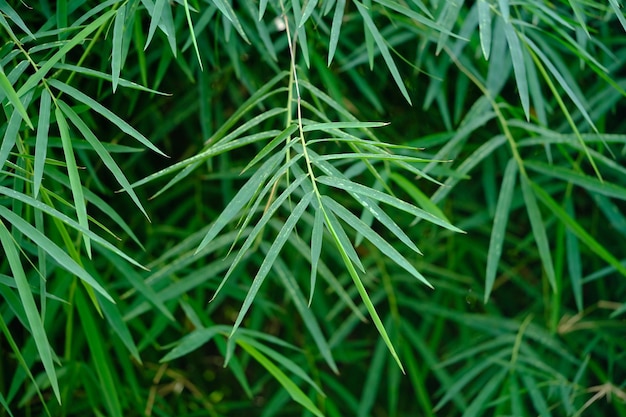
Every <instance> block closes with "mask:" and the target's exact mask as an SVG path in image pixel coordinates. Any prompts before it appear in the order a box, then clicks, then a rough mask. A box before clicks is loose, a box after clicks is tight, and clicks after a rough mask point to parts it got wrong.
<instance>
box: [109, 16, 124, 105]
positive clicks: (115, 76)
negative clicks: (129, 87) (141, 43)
mask: <svg viewBox="0 0 626 417" xmlns="http://www.w3.org/2000/svg"><path fill="white" fill-rule="evenodd" d="M125 21H126V5H123V6H121V7H120V8H119V9H118V10H117V13H116V14H115V23H114V25H113V54H112V58H111V78H112V82H113V92H114V93H115V90H117V85H118V83H119V81H120V72H121V70H122V43H123V40H124V23H125Z"/></svg>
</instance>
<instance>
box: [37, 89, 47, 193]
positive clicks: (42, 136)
mask: <svg viewBox="0 0 626 417" xmlns="http://www.w3.org/2000/svg"><path fill="white" fill-rule="evenodd" d="M50 105H51V97H50V93H49V92H48V90H47V89H45V88H44V89H43V90H42V92H41V98H40V103H39V122H38V123H37V140H36V142H35V167H34V174H33V177H34V178H33V188H34V190H33V195H34V196H35V198H37V195H38V194H39V189H40V188H41V181H42V179H43V169H44V165H45V162H46V152H47V150H48V131H49V129H50Z"/></svg>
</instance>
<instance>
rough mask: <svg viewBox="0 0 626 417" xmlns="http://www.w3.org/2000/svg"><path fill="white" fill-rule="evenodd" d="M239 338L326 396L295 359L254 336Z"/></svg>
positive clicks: (241, 336)
mask: <svg viewBox="0 0 626 417" xmlns="http://www.w3.org/2000/svg"><path fill="white" fill-rule="evenodd" d="M237 339H238V340H241V341H243V342H244V343H247V344H249V345H250V346H253V347H254V348H256V349H257V350H258V351H259V352H261V353H263V354H264V355H266V356H267V357H268V358H269V359H272V360H273V361H274V362H275V363H278V364H280V365H282V367H283V368H285V369H286V370H287V371H289V372H291V373H292V374H294V375H295V376H296V377H298V378H300V379H302V380H303V381H304V382H306V383H307V384H309V385H310V386H311V387H312V388H313V389H315V391H317V393H318V394H320V395H321V396H325V395H324V393H323V392H322V390H321V389H320V387H319V386H318V385H317V384H316V383H315V381H313V379H312V378H311V377H310V376H309V375H307V373H306V372H304V370H303V369H302V368H301V367H300V366H298V365H297V364H296V363H295V362H294V361H292V360H291V359H289V358H288V357H286V356H285V355H282V354H280V353H279V352H277V351H276V350H274V349H272V348H270V347H269V346H267V345H264V344H262V343H260V342H258V341H257V340H255V339H253V338H250V337H247V336H244V335H240V336H238V337H237Z"/></svg>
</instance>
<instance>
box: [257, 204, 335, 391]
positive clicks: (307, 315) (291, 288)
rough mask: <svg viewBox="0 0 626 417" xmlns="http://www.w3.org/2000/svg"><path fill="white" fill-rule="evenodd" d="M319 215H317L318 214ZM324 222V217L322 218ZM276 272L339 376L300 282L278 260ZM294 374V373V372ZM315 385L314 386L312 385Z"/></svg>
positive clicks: (318, 345)
mask: <svg viewBox="0 0 626 417" xmlns="http://www.w3.org/2000/svg"><path fill="white" fill-rule="evenodd" d="M316 214H317V213H316ZM322 221H323V217H322ZM264 246H266V247H265V248H264V251H265V252H266V253H267V252H268V249H267V246H269V245H267V244H265V245H264ZM274 270H275V271H276V273H277V275H278V277H279V278H280V279H281V280H282V282H283V285H284V286H285V288H286V289H287V291H288V294H289V295H290V297H291V299H292V300H293V304H294V305H295V306H296V309H297V310H298V313H299V314H300V317H302V321H304V325H305V326H306V328H307V329H308V330H309V333H311V337H313V340H314V341H315V345H316V346H317V348H318V349H319V351H320V353H321V355H322V357H323V358H324V359H325V360H326V363H327V364H328V366H329V367H330V369H332V370H333V372H334V373H335V374H337V375H338V374H339V369H338V368H337V364H336V363H335V359H334V358H333V355H332V352H331V351H330V346H329V345H328V341H327V340H326V337H324V334H323V333H322V329H321V328H320V326H319V323H318V322H317V319H316V318H315V315H314V314H313V312H312V311H311V309H310V301H309V305H307V303H306V301H305V298H304V295H303V294H302V291H300V287H299V286H298V282H297V280H296V278H295V277H294V275H293V273H292V271H291V270H290V269H289V268H288V267H287V266H286V265H285V263H284V262H283V261H282V260H281V259H280V258H277V259H276V260H275V262H274ZM292 372H293V371H292ZM312 385H313V384H312ZM315 389H317V390H318V391H319V388H318V387H317V386H316V385H315Z"/></svg>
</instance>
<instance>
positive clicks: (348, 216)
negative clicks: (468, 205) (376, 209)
mask: <svg viewBox="0 0 626 417" xmlns="http://www.w3.org/2000/svg"><path fill="white" fill-rule="evenodd" d="M322 201H323V203H324V205H325V206H326V207H328V208H329V209H330V210H332V211H333V212H334V213H335V214H336V215H337V216H339V218H341V219H342V220H343V221H345V222H346V223H347V224H348V225H350V227H352V228H353V229H354V230H355V231H356V232H358V233H359V234H361V235H363V237H365V238H366V239H367V240H369V241H370V242H371V243H372V244H373V245H374V246H376V247H377V248H378V249H379V250H380V251H381V252H382V253H383V254H385V255H386V256H388V257H389V259H391V260H392V261H393V262H395V263H396V264H398V265H399V266H400V267H402V268H403V269H404V270H406V271H407V272H408V273H410V274H411V275H413V276H414V277H415V278H417V279H418V280H420V281H421V282H423V283H424V284H425V285H427V286H428V287H430V288H433V286H432V285H431V284H430V283H429V282H428V281H427V280H426V278H424V276H423V275H422V274H420V273H419V272H418V271H417V270H416V269H415V267H413V265H411V264H410V263H409V261H407V260H406V258H405V257H404V256H402V255H401V254H400V252H398V251H397V250H396V249H395V248H394V247H393V246H392V245H391V244H390V243H389V242H387V241H386V240H385V239H383V238H382V237H381V236H380V235H379V234H378V233H376V232H375V231H374V230H373V229H372V228H371V227H369V226H368V225H367V224H365V223H364V222H363V221H362V220H361V219H359V218H358V217H357V216H355V215H354V214H352V213H351V212H350V211H349V210H348V209H346V208H345V207H343V206H342V205H341V204H339V203H337V202H336V201H335V200H333V199H331V198H330V197H328V196H323V197H322Z"/></svg>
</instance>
